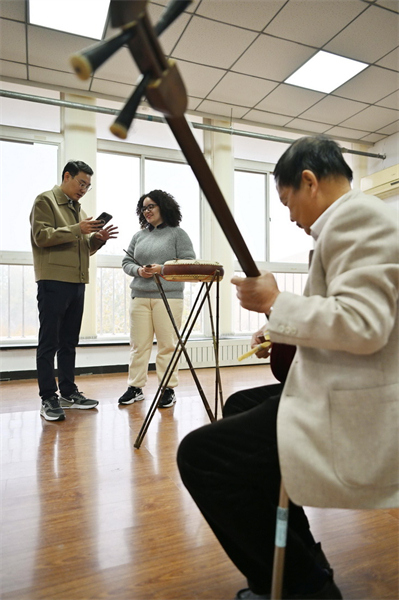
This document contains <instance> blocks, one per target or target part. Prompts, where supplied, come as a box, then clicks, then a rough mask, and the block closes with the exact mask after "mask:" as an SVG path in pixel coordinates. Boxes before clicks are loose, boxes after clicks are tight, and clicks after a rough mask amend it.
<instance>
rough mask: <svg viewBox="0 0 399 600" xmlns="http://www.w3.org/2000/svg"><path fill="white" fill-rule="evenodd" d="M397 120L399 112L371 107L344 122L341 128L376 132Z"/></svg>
mask: <svg viewBox="0 0 399 600" xmlns="http://www.w3.org/2000/svg"><path fill="white" fill-rule="evenodd" d="M397 119H399V112H398V111H395V110H391V109H390V108H382V107H379V106H369V107H368V108H366V109H365V110H363V111H362V112H360V113H358V114H357V115H354V116H353V117H350V118H349V119H346V120H345V121H343V122H342V123H341V126H342V127H351V128H352V127H353V128H354V129H364V130H365V131H375V130H376V129H381V127H386V126H387V125H390V124H391V123H392V122H393V121H395V120H397Z"/></svg>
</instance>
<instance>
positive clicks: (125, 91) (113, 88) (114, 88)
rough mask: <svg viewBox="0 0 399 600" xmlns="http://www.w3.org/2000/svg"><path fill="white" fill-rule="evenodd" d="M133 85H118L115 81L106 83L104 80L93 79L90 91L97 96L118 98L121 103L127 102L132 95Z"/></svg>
mask: <svg viewBox="0 0 399 600" xmlns="http://www.w3.org/2000/svg"><path fill="white" fill-rule="evenodd" d="M133 90H134V85H126V84H124V83H118V82H115V81H107V80H106V79H99V78H98V77H93V82H92V84H91V86H90V91H91V92H94V93H98V94H104V95H105V96H112V97H116V98H119V99H121V100H123V101H125V100H127V99H128V98H129V96H130V95H131V94H132V93H133Z"/></svg>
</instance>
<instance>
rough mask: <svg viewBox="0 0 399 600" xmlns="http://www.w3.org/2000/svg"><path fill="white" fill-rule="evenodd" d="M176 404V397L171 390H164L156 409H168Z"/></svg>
mask: <svg viewBox="0 0 399 600" xmlns="http://www.w3.org/2000/svg"><path fill="white" fill-rule="evenodd" d="M175 402H176V396H175V393H174V391H173V390H172V388H166V389H165V391H164V393H163V396H162V398H161V399H160V401H159V402H158V408H169V406H173V405H174V403H175Z"/></svg>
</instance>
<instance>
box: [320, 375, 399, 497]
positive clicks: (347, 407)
mask: <svg viewBox="0 0 399 600" xmlns="http://www.w3.org/2000/svg"><path fill="white" fill-rule="evenodd" d="M398 397H399V385H398V384H392V385H386V386H382V387H377V388H371V389H370V388H367V389H362V390H331V391H330V418H331V421H330V423H331V437H332V453H333V463H334V469H335V472H336V475H337V477H338V478H339V479H340V480H341V481H342V483H344V484H346V485H348V486H353V487H379V488H381V487H388V486H393V485H397V484H398V482H399V402H398Z"/></svg>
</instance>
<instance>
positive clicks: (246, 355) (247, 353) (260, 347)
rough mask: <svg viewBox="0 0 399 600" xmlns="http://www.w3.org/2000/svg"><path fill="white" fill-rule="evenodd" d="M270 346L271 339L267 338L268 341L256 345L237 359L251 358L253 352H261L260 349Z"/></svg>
mask: <svg viewBox="0 0 399 600" xmlns="http://www.w3.org/2000/svg"><path fill="white" fill-rule="evenodd" d="M269 346H271V341H270V340H266V342H262V343H261V344H258V345H257V346H255V348H252V349H251V350H249V352H246V353H245V354H243V355H242V356H239V357H238V359H237V360H244V358H249V357H250V356H252V354H255V352H259V350H262V348H269Z"/></svg>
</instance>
